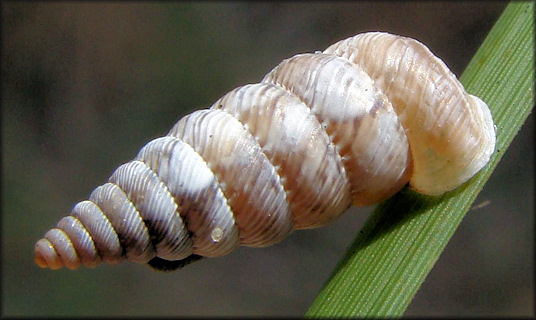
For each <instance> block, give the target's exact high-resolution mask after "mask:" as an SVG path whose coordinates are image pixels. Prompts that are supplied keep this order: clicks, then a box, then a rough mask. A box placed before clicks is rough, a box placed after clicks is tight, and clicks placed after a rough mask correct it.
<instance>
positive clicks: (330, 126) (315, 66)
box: [35, 32, 495, 269]
mask: <svg viewBox="0 0 536 320" xmlns="http://www.w3.org/2000/svg"><path fill="white" fill-rule="evenodd" d="M494 148H495V132H494V125H493V121H492V118H491V114H490V112H489V109H488V107H487V105H486V104H485V103H484V102H483V101H482V100H480V99H479V98H478V97H475V96H472V95H470V94H468V93H467V92H465V89H464V88H463V86H462V85H461V83H460V82H459V81H458V80H457V79H456V77H455V75H454V74H452V72H450V70H449V69H448V68H447V66H446V65H445V64H444V63H443V62H442V61H441V60H440V59H439V58H437V57H435V56H434V55H433V54H432V53H431V52H430V50H429V49H428V48H427V47H426V46H424V45H423V44H421V43H420V42H418V41H416V40H413V39H410V38H406V37H401V36H396V35H391V34H388V33H380V32H370V33H364V34H358V35H357V36H354V37H351V38H348V39H345V40H342V41H339V42H337V43H335V44H333V45H332V46H330V47H329V48H328V49H326V50H325V51H324V52H317V53H310V54H309V53H308V54H299V55H296V56H294V57H292V58H289V59H286V60H284V61H282V62H281V63H280V64H279V65H278V66H276V67H275V68H274V69H273V70H272V71H271V72H270V73H268V74H267V75H266V76H265V77H264V79H263V80H262V81H261V82H260V83H257V84H249V85H245V86H242V87H239V88H236V89H234V90H232V91H231V92H229V93H227V94H226V95H224V96H223V97H222V98H220V99H219V100H217V101H216V102H215V103H214V104H213V105H212V107H211V108H210V109H206V110H199V111H195V112H193V113H191V114H189V115H186V116H185V117H183V118H182V119H180V120H179V121H178V122H177V123H176V124H175V126H174V127H173V128H172V129H171V131H170V132H169V133H168V135H166V136H164V137H161V138H157V139H155V140H153V141H150V142H149V143H147V145H145V146H144V147H143V148H142V149H141V150H140V151H139V153H138V155H137V156H136V157H135V158H134V160H132V161H130V162H128V163H126V164H123V165H121V166H120V167H118V168H117V170H116V171H115V172H114V173H113V174H112V176H111V177H110V179H109V181H108V182H107V183H105V184H104V185H102V186H100V187H98V188H96V189H95V190H94V191H93V193H92V194H91V195H90V197H89V200H86V201H82V202H80V203H78V204H77V205H76V206H75V207H74V208H73V211H72V212H71V215H70V216H68V217H65V218H63V219H61V220H60V222H59V223H58V225H57V226H56V228H53V229H51V230H50V231H48V232H47V233H46V234H45V236H44V238H43V239H41V240H39V241H38V242H37V244H36V246H35V261H36V263H37V264H38V265H39V266H41V267H49V268H51V269H58V268H61V267H63V266H65V267H67V268H70V269H76V268H78V267H79V266H81V265H85V266H87V267H95V266H97V265H98V264H99V263H101V262H106V263H118V262H120V261H123V260H125V259H126V260H129V261H133V262H138V263H148V262H150V261H154V260H153V259H162V260H163V261H177V260H179V261H181V260H184V259H189V257H193V256H206V257H217V256H222V255H225V254H228V253H229V252H231V251H232V250H233V249H234V248H235V247H236V246H239V245H244V246H250V247H265V246H269V245H273V244H275V243H278V242H280V241H282V240H283V239H284V238H285V237H287V236H288V235H289V234H290V233H291V232H292V231H293V230H296V229H308V228H316V227H320V226H323V225H326V224H327V223H329V222H331V221H333V220H334V219H335V218H337V217H338V216H339V215H341V214H342V213H343V212H344V211H345V210H346V209H347V208H348V207H350V206H352V205H370V204H374V203H378V202H380V201H382V200H385V199H387V198H389V197H391V196H392V195H393V194H395V193H396V192H398V191H399V190H400V189H401V188H402V187H404V185H406V184H407V183H409V185H410V187H411V188H413V189H415V190H416V191H418V192H420V193H423V194H427V195H433V196H435V195H441V194H443V193H445V192H447V191H450V190H452V189H454V188H456V187H458V186H459V185H461V184H462V183H464V182H465V181H467V180H468V179H470V178H471V177H472V176H473V175H474V174H475V173H476V172H478V171H479V170H480V169H481V168H482V167H483V166H484V165H485V164H486V163H487V162H488V161H489V158H490V155H491V154H492V152H493V150H494Z"/></svg>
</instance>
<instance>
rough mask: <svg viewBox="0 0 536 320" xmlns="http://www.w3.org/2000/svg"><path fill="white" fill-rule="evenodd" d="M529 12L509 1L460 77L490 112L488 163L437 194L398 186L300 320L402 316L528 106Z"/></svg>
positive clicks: (531, 58) (531, 72) (527, 4)
mask: <svg viewBox="0 0 536 320" xmlns="http://www.w3.org/2000/svg"><path fill="white" fill-rule="evenodd" d="M533 12H534V2H532V1H531V2H512V3H510V4H509V5H508V6H507V7H506V9H505V11H504V12H503V14H502V15H501V17H500V18H499V20H498V21H497V23H496V24H495V26H494V27H493V29H492V30H491V31H490V33H489V34H488V36H487V37H486V39H485V41H484V43H483V44H482V46H481V47H480V48H479V50H478V51H477V53H476V54H475V56H474V57H473V59H472V60H471V62H470V64H469V65H468V66H467V68H466V70H465V72H464V73H463V75H462V77H461V78H460V80H461V82H462V83H463V84H464V86H465V87H466V89H467V91H468V92H470V93H471V94H474V95H477V96H479V97H481V98H482V99H483V100H484V101H486V102H487V103H488V105H489V107H490V109H491V112H492V114H493V119H494V122H495V124H496V126H497V145H496V152H495V153H494V154H493V156H492V159H491V161H490V163H489V164H488V165H487V166H486V167H485V168H484V169H483V170H481V171H480V172H479V173H478V174H477V175H476V176H475V177H473V178H472V179H471V180H470V181H469V182H468V183H466V184H464V185H463V186H461V187H460V188H458V189H456V190H454V191H452V192H450V193H448V194H446V195H444V196H442V197H427V196H423V195H420V194H417V193H415V192H413V191H411V190H409V189H404V190H402V191H401V192H399V193H398V194H397V195H395V196H394V197H393V198H391V199H389V200H388V201H386V202H384V203H382V204H380V205H379V206H378V207H377V208H376V210H375V211H374V212H373V213H372V214H371V216H370V217H369V218H368V220H367V221H366V223H365V225H364V227H363V229H362V230H361V231H359V234H358V236H357V237H356V239H355V241H354V243H353V244H352V245H351V246H350V248H349V249H348V251H347V253H346V255H345V256H344V257H343V258H342V260H341V261H340V262H339V264H338V265H337V267H336V269H335V270H334V273H333V275H332V276H331V278H330V279H329V281H328V282H327V283H326V284H325V286H324V287H323V289H322V290H321V291H320V293H319V295H318V296H317V297H316V299H315V300H314V301H313V303H312V304H311V306H310V308H309V310H308V311H307V313H306V316H307V317H385V316H388V317H398V316H401V315H402V314H403V313H404V311H405V310H406V308H407V306H408V305H409V303H410V302H411V300H412V299H413V297H414V296H415V294H416V292H417V290H418V289H419V287H420V286H421V284H422V283H423V282H424V279H425V278H426V276H427V275H428V273H429V272H430V270H431V269H432V268H433V266H434V264H435V262H436V261H437V259H438V258H439V256H440V255H441V252H442V251H443V250H444V248H445V247H446V245H447V243H448V241H449V240H450V238H451V237H452V235H453V233H454V232H455V231H456V228H457V227H458V225H459V224H460V222H461V221H462V219H463V217H464V216H465V214H466V212H467V211H468V210H469V207H470V205H471V203H472V202H473V201H474V200H475V198H476V196H477V195H478V193H479V192H480V191H481V190H482V187H483V185H484V183H485V182H486V181H487V180H488V178H489V176H490V175H491V173H492V172H493V170H494V169H495V167H496V166H497V164H498V162H499V161H500V159H501V157H502V156H503V155H504V153H505V151H506V149H507V147H508V146H509V145H510V143H511V141H512V140H513V138H514V137H515V135H516V134H517V132H518V131H519V129H520V128H521V126H522V125H523V123H524V121H525V120H526V118H527V117H528V115H529V114H530V112H531V110H532V107H533V106H534V87H533V86H534V52H533V49H534V16H533Z"/></svg>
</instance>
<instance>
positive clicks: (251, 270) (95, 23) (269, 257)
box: [2, 2, 534, 316]
mask: <svg viewBox="0 0 536 320" xmlns="http://www.w3.org/2000/svg"><path fill="white" fill-rule="evenodd" d="M504 7H505V3H504V2H459V3H458V2H407V3H406V2H374V3H372V2H371V3H369V2H348V3H346V2H329V3H327V2H326V3H323V2H296V3H283V2H275V3H270V2H262V3H232V2H223V3H211V2H200V3H195V4H192V3H188V2H178V3H174V2H156V3H144V2H132V3H128V2H114V3H106V2H95V3H92V2H81V3H74V2H61V3H60V2H43V3H41V2H23V3H15V2H2V88H3V91H2V161H3V163H2V164H3V166H2V170H3V171H2V200H3V201H2V312H3V314H4V315H26V316H28V315H30V316H36V315H41V316H45V315H66V316H75V315H77V316H95V315H100V316H112V315H118V316H129V315H145V316H159V315H180V316H182V315H199V316H207V315H210V316H218V315H258V316H265V315H270V316H287V315H290V316H301V315H303V314H304V312H305V311H306V309H307V306H308V305H309V304H310V303H311V302H312V300H313V298H314V297H315V296H316V294H317V293H318V291H319V290H320V288H321V287H322V285H323V284H324V282H325V281H326V280H327V279H328V277H329V276H330V274H331V271H332V269H333V267H334V266H335V264H336V263H337V262H338V260H339V259H340V257H341V256H342V254H343V252H344V251H345V248H346V247H347V246H348V245H349V244H350V243H351V241H352V240H353V238H354V236H355V235H356V233H357V231H358V230H359V228H360V227H361V225H362V223H363V221H364V220H365V219H366V217H367V214H368V212H369V211H370V208H360V209H354V210H352V211H351V212H349V213H347V214H346V215H344V216H343V217H341V218H340V219H339V220H338V221H336V222H335V223H333V224H332V225H330V226H328V227H325V228H321V229H317V230H312V231H301V232H295V233H294V234H292V235H291V236H290V237H289V238H288V239H287V240H286V241H284V242H282V243H281V244H279V245H276V246H273V247H271V248H267V249H262V250H261V249H248V248H239V249H237V250H236V251H235V252H233V253H231V254H230V255H228V256H226V257H223V258H219V259H208V260H204V261H201V262H197V263H195V264H194V265H191V266H188V267H187V268H185V269H184V270H182V271H179V272H176V273H171V274H162V273H156V272H153V271H151V270H150V269H148V268H147V267H145V266H143V265H137V264H132V263H123V264H122V265H120V266H100V267H98V268H96V269H93V270H91V269H86V268H82V269H80V270H78V271H76V272H73V271H69V270H63V271H55V272H53V271H50V270H41V269H39V268H38V267H37V266H35V265H34V264H33V257H32V255H33V246H34V243H35V241H36V240H37V239H38V238H40V237H41V236H42V235H43V234H44V232H45V231H46V230H48V229H49V228H51V227H53V226H54V225H55V224H56V222H57V221H58V220H59V219H60V218H61V217H63V216H65V215H67V214H68V213H69V212H70V210H71V208H72V206H73V205H74V204H75V203H76V202H78V201H81V200H83V199H85V198H87V197H88V196H89V194H90V192H91V191H92V190H93V188H95V187H97V186H98V185H100V184H102V183H104V182H105V181H106V179H107V178H108V176H109V175H110V174H111V173H112V171H113V169H115V168H116V167H117V166H119V165H120V164H122V163H124V162H126V161H128V160H130V159H131V158H132V157H134V155H135V154H136V152H137V151H138V150H139V149H140V148H141V147H142V146H143V145H144V144H145V143H147V142H148V141H149V140H151V139H153V138H155V137H158V136H162V135H165V134H166V133H167V132H168V130H169V129H170V128H171V126H172V125H173V124H174V123H175V122H176V121H177V120H178V119H179V118H180V117H182V116H183V115H185V114H186V113H188V112H190V111H192V110H195V109H201V108H207V107H209V106H210V105H211V104H212V102H214V101H215V100H216V99H218V98H219V97H220V96H222V95H223V94H225V93H226V92H228V91H230V90H232V89H233V88H235V87H237V86H239V85H243V84H246V83H254V82H258V81H259V80H261V79H262V77H263V76H264V74H265V73H267V72H268V71H269V70H270V69H271V68H273V67H274V66H275V65H277V64H278V63H279V62H280V61H281V60H282V59H285V58H289V57H291V56H292V55H294V54H296V53H303V52H314V51H315V50H323V49H324V48H326V47H327V46H328V45H330V44H332V43H334V42H336V41H338V40H340V39H343V38H345V37H348V36H351V35H354V34H357V33H359V32H364V31H375V30H381V31H389V32H392V33H397V34H402V35H407V36H411V37H414V38H417V39H419V40H421V41H422V42H424V43H426V44H427V45H428V46H429V47H430V48H431V49H432V51H434V52H435V53H436V54H437V55H438V56H440V57H441V58H442V59H443V60H444V61H445V62H446V63H447V64H448V65H449V66H450V67H451V68H452V70H453V71H454V72H455V73H456V74H457V75H460V74H461V72H462V71H463V69H464V67H465V66H466V65H467V63H468V62H469V60H470V58H471V56H472V55H473V54H474V52H475V51H476V50H477V48H478V46H479V45H480V43H481V42H482V41H483V39H484V37H485V36H486V34H487V33H488V31H489V30H490V28H491V27H492V25H493V23H494V22H495V21H496V19H497V18H498V16H499V15H500V13H501V12H502V10H503V8H504ZM533 122H534V121H533V117H532V116H531V118H529V120H528V122H527V123H526V124H525V126H524V127H523V129H522V131H521V132H520V134H519V136H518V137H517V138H516V139H515V141H514V143H513V145H512V146H511V148H510V149H509V150H508V152H507V153H506V155H505V156H504V159H503V161H502V162H501V164H500V165H499V167H498V169H497V170H496V171H495V173H494V174H493V176H492V178H491V180H490V181H489V183H488V184H487V185H486V186H485V188H484V191H483V192H482V193H481V195H480V197H479V198H478V199H477V201H476V202H475V204H478V203H481V202H483V201H490V203H489V205H488V206H486V207H484V208H481V209H476V210H473V211H471V212H469V213H468V215H467V216H466V218H465V219H464V221H463V222H462V224H461V225H460V227H459V229H458V231H457V232H456V233H455V235H454V237H453V239H452V241H451V242H450V243H449V245H448V246H447V248H446V250H445V251H444V253H443V255H442V256H441V258H440V259H439V261H438V263H437V264H436V266H435V268H434V269H433V270H432V272H431V274H430V275H429V277H428V278H427V280H426V281H425V283H424V285H423V286H422V288H421V289H420V290H419V292H418V293H417V295H416V297H415V300H414V301H413V302H412V304H411V305H410V307H409V309H408V310H407V313H406V315H407V316H423V315H443V316H460V315H469V316H475V315H476V316H490V315H494V316H504V315H518V316H519V315H530V314H532V315H534V277H533V271H534V261H533V259H534V245H533V241H534V235H533V232H534V228H533V226H534V199H533V194H534V181H533V176H534V147H533V143H534V135H533V131H534V126H533Z"/></svg>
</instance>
